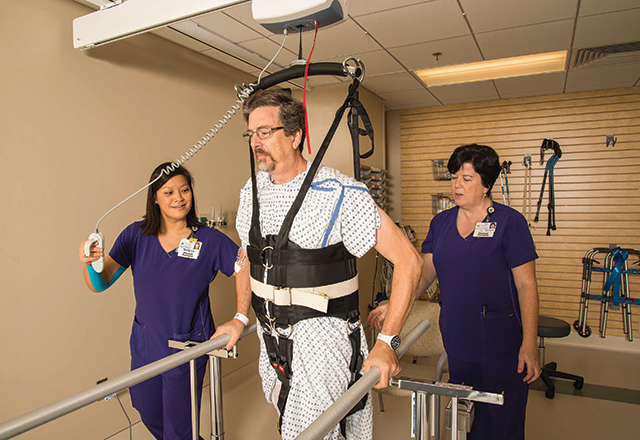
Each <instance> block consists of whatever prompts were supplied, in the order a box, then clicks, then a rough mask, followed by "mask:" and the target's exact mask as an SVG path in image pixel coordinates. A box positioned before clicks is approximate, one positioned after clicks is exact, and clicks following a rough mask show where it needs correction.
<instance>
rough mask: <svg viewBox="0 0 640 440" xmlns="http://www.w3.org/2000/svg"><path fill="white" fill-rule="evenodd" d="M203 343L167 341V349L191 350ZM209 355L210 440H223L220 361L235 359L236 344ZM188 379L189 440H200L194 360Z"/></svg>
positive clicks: (196, 377) (236, 352) (191, 362)
mask: <svg viewBox="0 0 640 440" xmlns="http://www.w3.org/2000/svg"><path fill="white" fill-rule="evenodd" d="M203 343H204V342H192V341H187V342H179V341H172V340H170V341H169V347H171V348H175V349H178V350H185V349H191V348H193V347H196V346H198V345H200V344H203ZM207 354H208V355H209V395H210V399H211V400H210V402H211V414H210V415H211V440H224V421H223V418H222V374H221V369H220V359H221V358H224V359H227V358H233V359H235V358H237V357H238V344H236V345H235V346H234V347H233V348H232V349H231V350H225V349H224V348H220V349H216V350H213V351H210V352H209V353H207ZM189 366H190V370H189V378H190V384H191V438H192V440H199V439H200V434H199V433H200V422H199V417H198V416H199V415H200V411H199V408H198V376H197V369H196V360H195V359H191V361H190V365H189Z"/></svg>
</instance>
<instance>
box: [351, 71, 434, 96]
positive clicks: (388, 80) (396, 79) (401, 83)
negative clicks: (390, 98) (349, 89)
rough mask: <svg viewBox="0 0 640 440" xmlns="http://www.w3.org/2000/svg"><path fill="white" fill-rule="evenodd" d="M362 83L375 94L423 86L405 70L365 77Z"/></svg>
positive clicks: (416, 88)
mask: <svg viewBox="0 0 640 440" xmlns="http://www.w3.org/2000/svg"><path fill="white" fill-rule="evenodd" d="M362 84H363V85H366V86H367V89H369V90H371V91H372V92H374V93H376V94H380V93H390V92H401V91H404V90H419V89H422V88H424V86H423V85H422V84H421V83H420V82H419V81H418V80H417V79H415V78H414V77H413V75H411V74H410V73H407V72H403V73H394V74H391V75H380V76H370V77H366V78H365V79H364V81H363V82H362Z"/></svg>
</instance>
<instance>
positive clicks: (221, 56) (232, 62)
mask: <svg viewBox="0 0 640 440" xmlns="http://www.w3.org/2000/svg"><path fill="white" fill-rule="evenodd" d="M200 53H201V54H203V55H206V56H208V57H210V58H213V59H214V60H218V61H220V62H222V63H225V64H227V65H229V66H231V67H235V68H236V69H238V70H241V71H243V72H246V73H249V72H252V71H254V70H255V68H254V67H253V66H251V64H248V63H246V62H244V61H241V60H239V59H237V58H235V57H233V56H231V55H228V54H226V53H224V52H220V51H219V50H216V49H209V48H208V49H207V50H203V51H201V52H200Z"/></svg>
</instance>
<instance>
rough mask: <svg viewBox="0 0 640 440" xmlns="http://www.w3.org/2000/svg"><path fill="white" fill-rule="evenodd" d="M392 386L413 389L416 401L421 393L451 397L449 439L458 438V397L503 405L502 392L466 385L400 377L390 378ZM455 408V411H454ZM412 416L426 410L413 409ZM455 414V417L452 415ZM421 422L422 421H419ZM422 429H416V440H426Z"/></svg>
mask: <svg viewBox="0 0 640 440" xmlns="http://www.w3.org/2000/svg"><path fill="white" fill-rule="evenodd" d="M391 385H392V386H397V387H398V388H400V389H401V390H409V391H413V392H414V393H416V394H417V396H416V401H418V402H419V401H420V400H422V398H421V395H422V396H424V400H426V396H427V395H429V394H430V395H439V396H448V397H451V408H452V410H451V414H452V415H451V439H452V440H457V438H458V399H466V400H470V401H473V402H484V403H490V404H493V405H504V393H501V394H496V393H487V392H484V391H478V390H474V389H472V388H470V387H467V386H462V385H456V384H450V383H441V382H435V381H432V380H420V379H413V378H405V377H401V378H399V379H392V380H391ZM416 406H417V405H416ZM454 409H455V411H454ZM415 412H416V414H414V417H418V416H421V417H425V415H426V411H420V410H419V409H418V408H416V410H415ZM454 415H455V417H454ZM421 423H422V422H421ZM423 432H426V429H424V431H421V430H418V429H416V440H426V439H427V438H428V437H427V436H424V435H423Z"/></svg>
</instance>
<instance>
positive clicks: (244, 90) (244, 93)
mask: <svg viewBox="0 0 640 440" xmlns="http://www.w3.org/2000/svg"><path fill="white" fill-rule="evenodd" d="M287 35H288V31H287V29H284V39H283V40H282V44H281V45H280V48H279V49H278V51H277V52H276V54H275V55H274V56H273V58H271V61H269V63H268V64H267V65H266V66H265V68H264V69H262V72H260V75H258V81H257V82H256V83H251V84H249V85H248V86H245V85H244V84H243V85H242V86H239V85H236V86H235V90H236V93H237V97H238V99H237V100H236V102H235V103H234V104H233V105H232V106H231V108H230V109H229V110H227V112H226V113H225V114H224V115H223V116H222V119H219V120H218V123H217V124H214V126H213V128H212V129H211V130H209V131H208V132H207V133H205V135H204V136H202V138H201V139H200V140H199V141H198V142H196V143H195V144H194V145H193V147H192V148H190V149H189V150H187V151H185V153H184V154H183V155H182V156H180V158H179V159H176V161H175V162H172V163H171V164H170V165H167V167H166V168H165V169H163V170H162V172H161V173H160V174H159V175H158V177H156V178H155V179H154V180H152V181H151V182H149V183H148V184H146V185H145V186H143V187H142V188H140V189H139V190H138V191H136V192H134V193H133V194H131V195H130V196H129V197H127V198H126V199H124V200H123V201H121V202H120V203H118V204H117V205H116V206H114V207H113V208H111V209H110V210H108V211H107V212H106V213H105V214H104V215H103V216H102V217H100V220H98V223H96V227H95V232H96V233H97V232H98V226H99V225H100V223H101V222H102V220H104V218H105V217H106V216H108V215H109V214H111V212H112V211H114V210H115V209H117V208H118V207H120V206H121V205H123V204H124V203H126V202H127V201H129V200H130V199H132V198H133V197H135V196H136V195H138V194H139V193H140V192H142V191H144V190H145V189H147V188H148V187H149V186H151V185H153V184H154V183H156V182H157V181H158V180H159V179H160V177H162V175H163V174H166V175H167V176H168V175H169V174H171V173H172V172H173V171H175V170H176V169H178V168H180V167H181V166H182V165H184V163H185V162H187V161H188V160H189V159H191V158H192V157H193V156H194V155H195V154H196V153H197V152H198V151H200V150H201V149H202V148H203V147H204V146H205V145H206V144H207V143H209V141H210V140H211V139H213V138H214V136H215V135H216V134H218V132H219V131H220V130H222V129H223V128H224V126H225V125H227V123H228V122H229V120H231V118H232V117H233V116H234V115H235V114H236V112H237V111H240V110H241V108H242V105H243V104H244V102H245V101H246V100H247V98H249V96H250V95H251V94H252V93H253V91H254V90H255V89H254V87H256V86H258V85H259V84H260V81H261V80H262V75H263V74H264V72H265V71H266V70H267V69H268V68H269V66H270V65H271V64H272V63H273V61H274V60H275V59H276V58H277V57H278V55H280V51H282V48H283V47H284V45H285V43H286V41H287Z"/></svg>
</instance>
